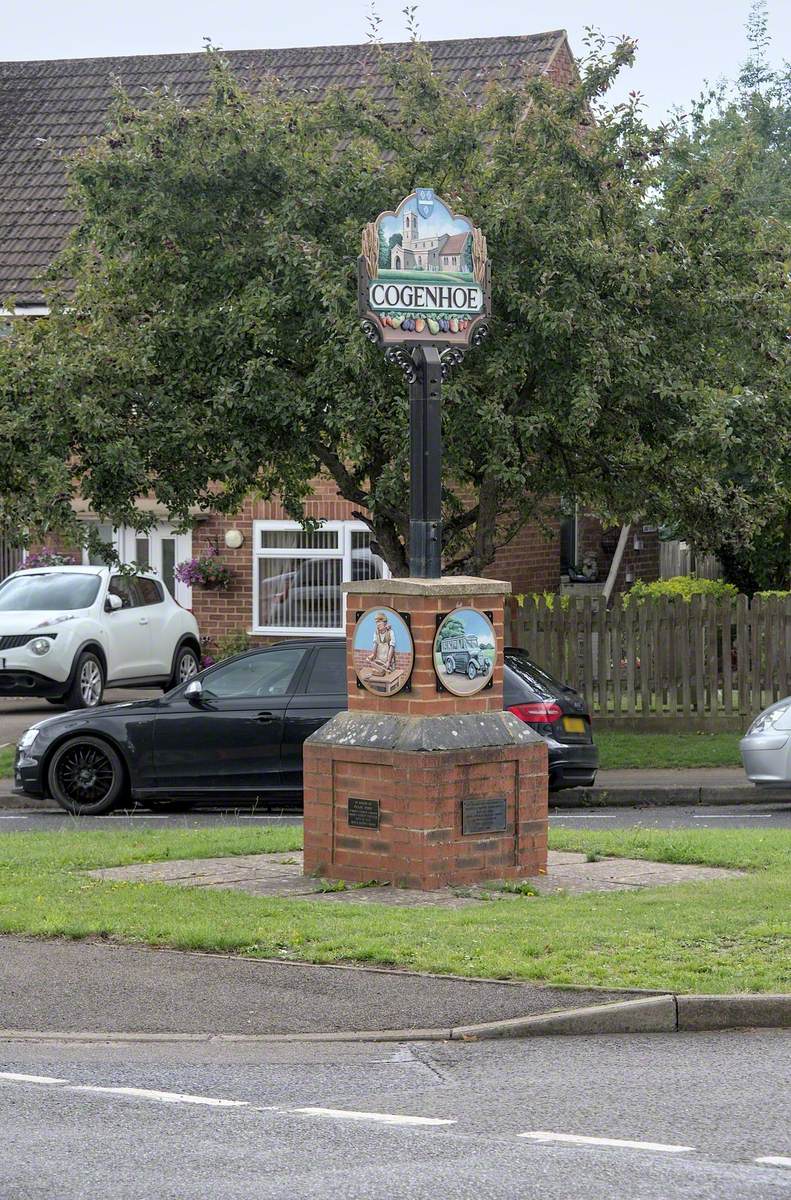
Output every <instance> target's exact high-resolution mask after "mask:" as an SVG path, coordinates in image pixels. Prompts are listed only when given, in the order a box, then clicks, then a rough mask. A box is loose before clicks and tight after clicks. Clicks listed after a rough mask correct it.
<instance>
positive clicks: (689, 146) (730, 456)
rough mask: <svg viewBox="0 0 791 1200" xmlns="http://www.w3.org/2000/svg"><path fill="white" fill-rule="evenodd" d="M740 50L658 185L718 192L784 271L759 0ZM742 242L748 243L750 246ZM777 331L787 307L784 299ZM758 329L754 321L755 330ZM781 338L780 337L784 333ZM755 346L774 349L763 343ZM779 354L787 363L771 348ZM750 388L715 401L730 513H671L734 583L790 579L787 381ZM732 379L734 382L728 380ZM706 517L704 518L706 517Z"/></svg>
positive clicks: (790, 320)
mask: <svg viewBox="0 0 791 1200" xmlns="http://www.w3.org/2000/svg"><path fill="white" fill-rule="evenodd" d="M747 42H748V47H749V52H748V56H747V58H746V60H745V62H744V64H743V66H742V68H741V71H740V73H739V75H738V78H737V79H736V80H735V81H734V82H733V83H721V84H720V85H718V86H717V87H716V88H712V89H709V90H708V91H706V92H705V93H704V94H703V95H702V96H701V97H699V99H698V100H697V101H696V102H695V103H694V104H693V105H692V106H691V108H690V111H689V113H688V115H687V116H686V117H684V118H683V119H682V121H681V122H680V124H679V126H678V128H677V130H676V132H675V136H674V138H673V141H672V144H671V146H670V151H669V153H668V155H667V156H666V159H665V179H666V186H667V187H668V188H670V189H671V190H672V189H675V188H679V187H684V186H685V184H684V181H685V180H692V181H694V186H695V187H696V189H697V191H698V194H699V195H700V197H701V201H702V203H704V204H705V203H708V202H709V199H708V194H709V192H711V193H712V194H713V196H716V194H717V193H719V194H720V195H723V194H726V195H727V196H728V197H729V200H730V205H731V207H732V209H735V210H736V212H738V213H739V214H740V215H741V216H742V217H743V218H744V220H745V222H746V225H750V224H752V223H755V225H756V226H757V227H760V228H761V230H762V236H763V245H764V246H765V247H766V246H772V245H773V246H775V247H776V250H777V252H779V254H780V256H781V258H782V259H784V261H785V266H784V270H785V271H786V272H788V271H789V270H791V64H789V63H788V62H786V63H784V64H783V65H782V67H780V68H773V67H772V66H771V64H770V60H769V51H770V39H769V33H768V21H767V4H766V0H753V3H752V6H751V9H750V15H749V18H748V22H747ZM754 248H757V247H753V245H752V244H750V249H754ZM785 314H786V315H785V317H784V318H783V320H784V321H785V325H786V331H787V333H788V326H789V324H791V313H789V310H788V304H787V301H786V302H785ZM762 335H763V331H762V330H760V329H759V330H756V337H758V338H762ZM786 342H787V338H786ZM763 352H764V354H766V355H769V356H771V355H772V354H773V353H774V352H775V351H774V350H773V349H772V348H771V347H770V346H769V345H768V344H764V346H763ZM778 362H779V363H784V362H787V358H786V357H785V355H784V354H783V352H782V351H781V353H780V358H779V360H778ZM785 369H786V375H785V379H783V378H782V376H778V377H777V379H776V384H775V386H771V385H769V386H767V387H766V390H765V392H764V394H763V395H761V394H759V389H760V387H761V379H762V378H765V376H763V377H762V376H761V375H760V374H757V375H755V376H754V377H752V378H750V377H748V376H747V375H746V374H745V375H744V376H743V382H744V386H743V387H741V386H734V388H733V392H732V395H731V396H730V397H728V398H727V399H725V400H724V401H723V404H722V415H723V419H724V420H725V421H726V423H727V424H726V426H725V428H724V430H723V431H722V432H723V433H724V434H725V436H719V435H717V436H716V437H715V440H716V441H717V443H718V447H719V451H718V453H717V454H715V456H714V460H713V461H716V460H717V458H718V459H719V463H720V467H719V482H718V489H719V490H720V491H721V492H722V493H723V494H726V495H727V494H729V493H730V494H732V495H733V498H734V500H733V504H734V509H735V512H736V518H737V519H736V520H734V521H732V522H729V521H727V520H726V521H721V520H720V519H719V517H718V516H717V514H716V513H712V514H709V515H708V516H707V515H706V514H705V513H701V514H697V518H696V519H694V520H691V521H687V522H686V523H685V522H684V521H683V520H682V521H681V522H679V521H678V520H677V521H676V522H675V525H676V528H677V529H678V531H679V533H680V534H681V535H682V536H685V537H688V538H690V539H691V540H692V541H694V542H695V543H696V545H697V546H698V547H699V548H701V549H706V550H711V551H713V552H714V553H716V554H717V555H718V557H719V558H720V560H721V562H722V564H723V567H724V570H725V573H726V576H727V578H728V579H730V580H732V581H733V582H734V583H735V584H736V585H737V586H738V587H739V588H740V590H743V591H747V592H753V591H755V590H757V589H760V588H791V430H790V429H789V383H788V373H787V368H785ZM734 384H737V381H736V380H734ZM712 518H713V519H712Z"/></svg>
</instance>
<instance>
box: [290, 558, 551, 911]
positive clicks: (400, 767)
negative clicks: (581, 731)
mask: <svg viewBox="0 0 791 1200" xmlns="http://www.w3.org/2000/svg"><path fill="white" fill-rule="evenodd" d="M508 590H509V588H508V585H507V584H504V583H498V582H497V581H496V580H488V579H462V578H455V579H454V578H450V579H447V580H403V579H394V580H388V581H366V582H364V583H356V584H351V585H350V586H349V598H348V603H347V621H348V625H347V671H348V686H349V706H348V711H347V712H345V713H340V714H338V716H336V717H334V718H333V720H332V721H330V722H329V724H327V725H325V726H323V727H322V728H321V729H320V730H318V731H317V733H315V734H313V735H312V737H310V738H308V740H307V741H306V742H305V746H304V757H303V769H304V797H305V866H304V870H305V873H306V874H311V875H322V876H325V877H327V878H330V879H342V880H346V881H348V882H352V883H364V882H366V881H368V880H372V879H376V880H379V881H381V882H390V883H393V884H397V885H402V886H404V887H411V888H421V889H423V890H426V891H430V890H432V889H434V888H440V887H446V886H448V885H454V884H459V885H464V884H474V883H481V882H485V881H487V880H495V879H521V878H524V877H525V876H529V875H537V874H540V873H541V872H543V871H545V870H546V862H547V747H546V743H545V742H544V740H543V738H540V737H539V736H538V735H537V734H536V733H534V732H533V730H531V729H530V728H528V726H526V725H524V724H523V723H522V722H521V721H519V720H518V719H517V718H516V717H515V716H513V715H512V714H511V713H505V712H503V645H504V622H503V615H504V606H505V596H506V593H507V592H508ZM372 608H391V609H395V611H396V612H399V613H401V614H403V615H404V616H405V618H406V619H407V623H408V624H409V627H410V631H411V634H412V640H413V643H414V651H415V660H414V667H413V670H412V675H411V679H410V681H409V683H410V686H409V688H408V689H404V690H403V691H401V692H398V693H396V694H395V695H391V696H377V695H373V694H372V693H371V692H369V691H367V690H366V689H363V688H359V687H358V686H357V674H356V672H355V669H354V668H355V663H354V658H353V654H352V650H351V645H352V636H353V633H354V626H355V624H356V620H357V614H358V613H360V614H362V613H364V612H367V611H368V610H370V609H372ZM456 608H475V609H478V610H479V611H483V612H486V613H488V614H490V619H491V621H492V625H493V626H494V631H495V635H496V656H495V662H494V666H493V668H492V672H491V686H490V687H486V688H484V689H483V690H481V691H479V692H477V693H475V694H474V695H471V696H456V695H453V694H452V693H451V692H450V691H447V690H443V687H442V680H441V679H440V680H438V677H437V674H436V673H435V670H434V661H433V650H434V638H435V636H436V632H437V622H438V616H439V614H441V613H450V612H453V610H454V609H456ZM438 683H439V685H440V686H438ZM350 801H351V802H352V809H355V808H356V809H357V812H352V811H350ZM354 801H362V802H363V804H362V805H361V806H360V805H355V804H354V803H353V802H354ZM490 801H494V802H496V803H495V805H494V806H493V810H490V813H489V814H487V813H486V812H485V804H486V802H490ZM477 802H484V804H483V805H481V804H480V803H477ZM492 811H493V812H494V814H495V815H493V816H492V815H491V812H492ZM361 812H362V813H363V814H368V816H370V818H371V820H372V822H373V827H370V828H368V827H365V824H364V823H362V824H361V823H356V822H355V820H354V819H353V818H354V817H355V816H356V817H357V818H358V819H359V818H360V815H361ZM465 813H466V817H467V821H468V827H469V826H470V825H472V826H473V827H474V822H472V820H471V818H472V817H473V816H476V817H478V818H479V823H478V830H479V831H478V832H467V833H465V832H464V826H463V821H464V816H465ZM501 818H502V819H501Z"/></svg>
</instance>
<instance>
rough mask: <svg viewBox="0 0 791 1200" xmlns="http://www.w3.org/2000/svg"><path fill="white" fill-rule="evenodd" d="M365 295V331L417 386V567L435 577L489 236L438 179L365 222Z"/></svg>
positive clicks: (483, 314)
mask: <svg viewBox="0 0 791 1200" xmlns="http://www.w3.org/2000/svg"><path fill="white" fill-rule="evenodd" d="M357 265H358V270H357V302H358V310H359V314H360V317H361V320H362V328H363V332H364V333H365V336H366V337H367V338H369V339H370V341H372V342H374V343H375V344H377V345H379V346H381V347H382V348H383V349H384V351H385V358H386V359H387V361H388V362H390V363H393V364H394V365H395V366H398V367H400V368H401V370H402V371H403V373H404V376H405V378H406V380H407V382H408V383H409V388H410V392H409V395H410V416H409V428H410V522H409V569H410V574H411V575H413V576H417V577H419V578H428V579H435V578H438V577H439V575H440V571H441V554H442V382H443V380H444V379H447V377H448V374H449V372H450V371H451V369H452V368H453V367H455V366H458V365H459V364H460V363H461V361H462V359H463V358H464V352H465V350H466V349H467V347H468V346H470V345H472V346H478V345H480V344H481V342H482V341H483V340H484V338H485V337H486V336H487V334H488V332H489V325H488V318H489V316H490V314H491V267H490V264H489V259H488V257H487V250H486V238H485V237H484V236H483V234H482V233H481V231H480V229H477V228H476V227H475V226H474V225H473V224H472V222H471V221H470V220H469V219H468V218H467V217H463V216H460V215H458V214H457V213H454V212H452V211H451V209H450V208H449V207H448V205H447V204H445V203H443V201H442V200H440V198H439V196H437V195H435V194H434V191H433V190H432V189H431V188H416V189H415V191H414V192H412V193H410V195H409V196H407V197H406V199H405V200H402V201H401V203H400V204H399V205H398V208H396V209H394V210H393V211H390V212H384V213H381V214H380V215H379V216H378V217H377V219H376V220H375V221H372V222H371V223H370V224H368V225H366V226H365V229H364V230H363V240H362V253H361V255H360V257H359V259H358V260H357Z"/></svg>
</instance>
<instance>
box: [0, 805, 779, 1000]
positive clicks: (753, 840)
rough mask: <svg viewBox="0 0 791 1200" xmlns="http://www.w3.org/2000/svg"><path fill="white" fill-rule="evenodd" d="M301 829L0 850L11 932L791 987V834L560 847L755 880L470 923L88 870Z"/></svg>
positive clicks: (527, 902)
mask: <svg viewBox="0 0 791 1200" xmlns="http://www.w3.org/2000/svg"><path fill="white" fill-rule="evenodd" d="M300 841H301V830H299V829H297V828H293V827H286V828H280V829H272V830H267V831H264V832H260V831H255V830H248V829H227V828H226V829H200V830H141V831H139V832H138V831H135V832H121V831H119V832H109V831H108V832H104V831H102V832H97V833H93V832H91V833H83V832H80V833H76V832H75V833H68V834H55V833H52V834H50V833H43V834H20V833H13V834H6V835H5V836H3V837H1V838H0V931H2V932H5V933H17V934H32V935H37V936H49V937H53V936H64V937H71V938H80V937H88V936H102V937H109V938H114V939H118V940H121V941H125V942H132V943H148V944H151V945H159V946H173V947H176V948H180V949H191V950H195V949H197V950H204V951H218V952H226V953H227V952H234V953H237V954H244V955H250V956H253V957H268V958H269V957H282V958H290V959H299V960H303V961H309V962H319V963H321V962H357V963H371V964H378V965H388V966H397V967H406V968H410V969H413V970H421V971H435V972H440V973H448V974H461V975H472V976H485V977H494V978H503V979H531V980H542V981H545V982H550V983H555V984H566V983H573V984H583V985H604V986H608V987H639V988H656V989H672V990H675V991H680V992H691V991H694V992H709V993H718V992H739V991H749V992H761V991H781V992H782V991H787V990H789V988H790V987H791V945H790V942H789V918H788V914H789V912H791V869H790V868H791V833H790V832H788V831H783V830H777V831H772V832H766V831H763V830H728V831H723V832H721V831H719V830H679V831H672V832H669V833H666V832H663V831H657V830H625V831H615V830H613V831H609V832H602V833H587V832H583V831H575V830H562V831H559V832H557V833H555V832H553V834H552V845H553V847H554V848H556V849H575V850H582V851H584V852H588V853H591V854H622V855H630V856H634V857H644V858H651V859H660V860H663V861H668V862H696V863H711V864H714V865H722V866H733V867H743V868H746V869H748V870H749V872H750V873H749V874H748V875H746V876H745V877H744V878H743V879H735V880H727V881H718V882H716V883H706V884H695V885H692V884H685V885H683V886H678V887H672V888H655V889H651V890H646V891H641V892H616V893H609V894H602V893H599V894H595V893H594V894H589V895H584V896H574V897H565V896H555V897H532V896H521V897H519V898H518V899H508V900H493V901H491V902H490V903H483V904H480V905H477V906H475V907H469V908H465V909H460V910H449V909H424V908H412V909H407V908H397V907H388V906H385V905H378V904H371V905H364V906H363V905H343V904H333V905H329V904H326V903H324V902H321V901H302V900H299V901H295V900H271V899H263V898H258V897H254V896H247V895H245V894H244V893H241V892H234V891H220V890H217V891H215V890H209V889H206V888H194V889H184V888H176V887H169V886H167V885H163V884H150V883H145V884H141V883H110V882H103V881H97V880H92V879H86V878H85V876H84V875H83V874H82V873H81V872H82V871H84V870H85V869H87V868H92V867H102V866H114V865H120V864H122V863H123V864H125V863H132V862H145V861H153V860H158V861H161V860H162V859H166V858H171V859H173V858H192V857H196V858H197V857H208V856H215V855H232V854H247V853H255V852H258V851H271V850H279V851H284V852H287V851H289V850H294V849H296V848H297V847H298V846H299V844H300Z"/></svg>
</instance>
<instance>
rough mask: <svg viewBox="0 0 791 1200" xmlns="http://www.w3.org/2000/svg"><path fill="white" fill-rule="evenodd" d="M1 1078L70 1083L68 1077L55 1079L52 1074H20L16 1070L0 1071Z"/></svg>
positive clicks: (17, 1081) (18, 1081) (26, 1081)
mask: <svg viewBox="0 0 791 1200" xmlns="http://www.w3.org/2000/svg"><path fill="white" fill-rule="evenodd" d="M0 1079H8V1080H9V1081H11V1082H13V1083H68V1082H69V1081H68V1079H55V1078H54V1076H52V1075H18V1074H17V1073H16V1072H15V1071H0Z"/></svg>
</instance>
